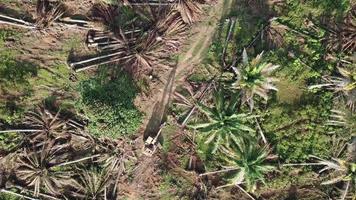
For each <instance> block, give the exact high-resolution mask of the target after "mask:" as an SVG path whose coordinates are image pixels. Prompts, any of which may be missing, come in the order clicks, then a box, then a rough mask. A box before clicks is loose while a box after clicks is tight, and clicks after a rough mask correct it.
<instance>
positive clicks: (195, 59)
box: [130, 0, 230, 196]
mask: <svg viewBox="0 0 356 200" xmlns="http://www.w3.org/2000/svg"><path fill="white" fill-rule="evenodd" d="M229 2H230V0H219V1H218V2H217V3H216V4H215V5H212V7H211V8H210V10H209V11H208V13H207V14H206V16H203V21H202V22H201V23H200V24H198V25H196V26H193V28H192V32H193V33H196V34H194V35H193V36H192V37H191V38H189V40H188V42H187V43H189V41H191V43H190V44H189V45H188V46H187V47H186V49H187V51H186V52H183V53H182V54H181V55H180V56H179V61H178V63H177V65H176V66H175V67H174V68H173V69H172V70H171V71H170V73H169V76H168V78H167V81H166V83H165V84H164V88H163V90H161V91H160V92H157V94H155V95H154V97H153V98H152V100H150V102H152V108H150V109H152V110H151V115H150V116H148V117H149V119H148V120H147V122H146V123H147V124H146V128H145V130H144V138H146V137H148V136H149V135H153V134H155V133H157V132H158V130H159V128H160V125H161V123H162V122H164V121H165V120H166V119H165V118H166V113H167V109H168V107H169V104H170V102H171V97H172V94H173V92H174V91H175V88H176V87H177V86H179V85H180V84H182V83H183V82H184V81H185V78H186V77H187V76H188V75H189V74H190V73H191V71H192V70H193V68H194V67H195V66H196V65H197V64H198V63H199V62H201V61H202V59H203V58H204V56H205V55H204V53H207V50H208V48H209V46H210V44H211V42H212V40H213V36H214V33H215V30H216V27H217V25H218V23H219V22H220V20H221V18H222V17H223V15H224V10H225V9H226V8H227V7H228V6H227V5H228V4H229ZM141 142H142V140H141ZM142 145H143V144H142ZM158 159H159V157H158V156H156V155H155V156H153V157H147V156H145V155H142V156H141V157H140V158H139V160H138V165H137V166H136V168H135V170H134V172H133V174H134V178H133V181H132V182H131V185H130V187H131V188H135V190H136V192H137V193H140V192H144V191H143V189H142V186H143V185H145V182H149V179H150V177H151V176H152V174H153V173H154V171H156V169H155V168H156V167H157V162H156V161H157V160H158ZM136 195H137V194H136ZM139 196H140V195H139Z"/></svg>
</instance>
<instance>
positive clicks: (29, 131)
mask: <svg viewBox="0 0 356 200" xmlns="http://www.w3.org/2000/svg"><path fill="white" fill-rule="evenodd" d="M38 131H41V130H38V129H15V130H5V131H0V133H12V132H15V133H19V132H24V133H34V132H38Z"/></svg>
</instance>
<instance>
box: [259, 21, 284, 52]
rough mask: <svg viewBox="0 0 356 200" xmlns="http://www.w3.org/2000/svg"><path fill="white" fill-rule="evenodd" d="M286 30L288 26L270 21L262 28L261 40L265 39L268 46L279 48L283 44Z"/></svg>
mask: <svg viewBox="0 0 356 200" xmlns="http://www.w3.org/2000/svg"><path fill="white" fill-rule="evenodd" d="M287 30H288V27H286V26H284V25H282V24H279V23H277V22H275V21H271V22H270V24H269V25H268V26H267V27H266V28H265V29H264V30H263V33H262V40H264V41H266V43H267V45H268V47H269V48H279V47H282V46H283V44H284V39H283V35H284V33H286V32H287Z"/></svg>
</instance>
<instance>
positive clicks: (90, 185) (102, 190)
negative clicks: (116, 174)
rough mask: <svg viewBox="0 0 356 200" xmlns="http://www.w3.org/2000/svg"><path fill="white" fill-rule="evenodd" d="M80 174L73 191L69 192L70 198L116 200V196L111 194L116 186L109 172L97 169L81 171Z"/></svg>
mask: <svg viewBox="0 0 356 200" xmlns="http://www.w3.org/2000/svg"><path fill="white" fill-rule="evenodd" d="M78 174H79V177H78V179H77V181H76V182H75V184H73V190H71V191H70V192H69V196H70V197H72V198H74V199H98V200H104V199H116V194H113V193H112V192H111V189H113V188H112V186H113V185H114V184H113V177H112V176H111V174H110V172H109V171H107V170H98V169H95V168H92V169H89V170H83V169H79V171H78ZM114 180H115V179H114ZM109 197H110V198H109Z"/></svg>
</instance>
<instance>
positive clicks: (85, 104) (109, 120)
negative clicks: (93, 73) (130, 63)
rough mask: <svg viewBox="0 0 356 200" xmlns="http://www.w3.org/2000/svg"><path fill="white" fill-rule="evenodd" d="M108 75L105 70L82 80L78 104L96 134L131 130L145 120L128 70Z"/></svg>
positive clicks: (131, 131)
mask: <svg viewBox="0 0 356 200" xmlns="http://www.w3.org/2000/svg"><path fill="white" fill-rule="evenodd" d="M107 75H108V74H107V73H103V74H102V75H101V76H99V77H95V78H91V79H89V80H86V81H83V82H81V83H80V84H79V90H80V93H81V99H80V100H79V101H78V103H77V108H78V109H79V110H80V111H82V112H84V114H85V115H86V116H87V117H88V118H89V119H90V122H89V131H90V132H91V133H92V134H94V135H105V136H110V137H117V136H119V135H123V134H132V133H134V132H135V131H137V129H138V127H139V125H140V122H141V120H142V114H141V113H140V112H139V111H138V110H137V109H136V107H135V105H134V103H133V101H134V98H135V96H136V94H137V88H136V87H135V85H134V84H133V82H132V80H131V78H129V77H128V76H127V75H126V74H121V75H119V76H118V77H116V78H114V79H110V80H109V79H108V78H107V77H108V76H107Z"/></svg>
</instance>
